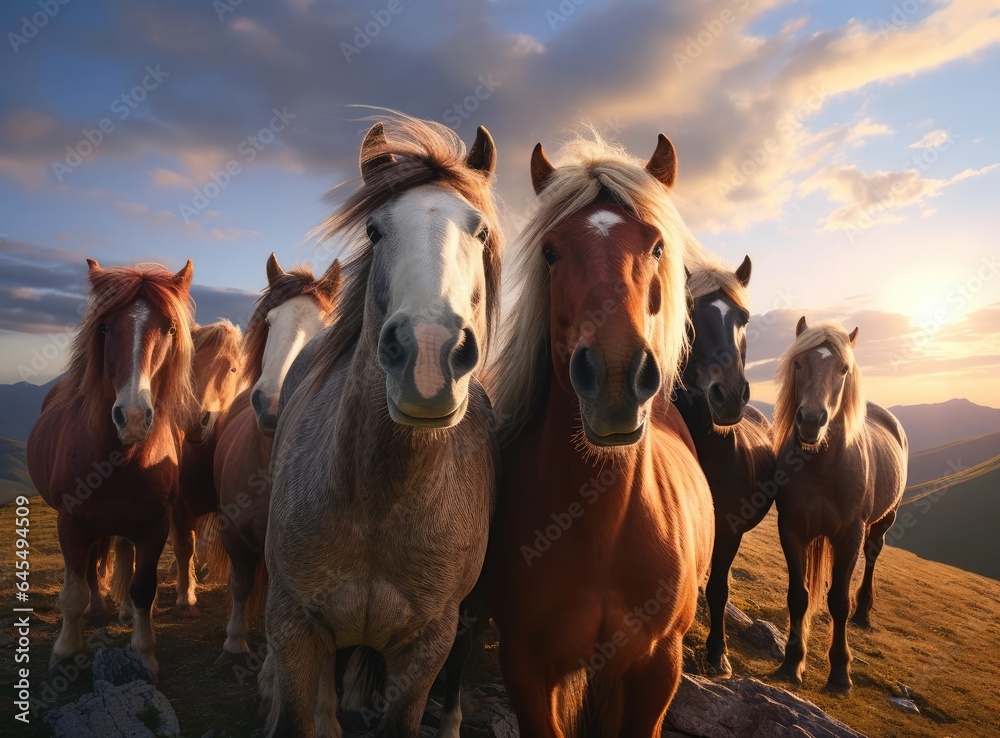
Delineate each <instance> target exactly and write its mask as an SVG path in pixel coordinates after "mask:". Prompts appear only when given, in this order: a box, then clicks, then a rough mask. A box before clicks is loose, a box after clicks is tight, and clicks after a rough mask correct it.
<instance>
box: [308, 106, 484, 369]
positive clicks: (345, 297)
mask: <svg viewBox="0 0 1000 738" xmlns="http://www.w3.org/2000/svg"><path fill="white" fill-rule="evenodd" d="M386 112H387V116H386V117H384V118H383V117H379V118H378V120H381V121H382V123H383V126H384V130H385V142H384V143H383V144H381V145H379V146H371V148H370V150H368V151H363V152H362V157H363V158H362V160H361V166H362V167H365V166H366V165H368V164H369V163H372V162H376V161H378V160H380V159H385V158H389V157H392V158H394V159H395V161H394V162H393V163H391V164H388V165H384V166H379V167H377V168H374V171H372V172H371V173H370V174H369V175H368V176H367V180H366V181H364V182H363V184H362V186H361V187H360V188H359V189H357V190H356V191H355V192H353V193H352V194H351V195H350V196H349V197H348V198H347V200H346V201H345V202H344V203H343V204H342V205H341V206H340V207H339V208H337V209H336V210H335V211H334V212H333V213H332V214H331V215H330V216H329V217H328V218H326V219H325V220H324V221H323V222H322V223H321V224H320V225H319V226H318V227H317V228H316V229H315V231H314V234H315V235H318V236H320V239H321V241H327V240H330V239H333V238H334V237H336V238H337V239H338V240H340V241H341V249H342V250H343V251H346V252H347V253H349V254H350V255H349V256H347V257H346V258H345V259H342V260H341V261H342V265H343V266H342V273H343V275H344V287H343V291H342V297H341V300H340V305H339V309H338V312H339V319H338V321H337V323H336V325H335V326H334V327H333V328H332V329H331V330H329V331H328V332H327V334H326V336H325V338H324V340H323V343H322V345H321V346H320V348H319V350H318V352H317V355H316V365H315V368H314V373H313V376H314V377H315V381H316V382H319V381H322V379H323V378H324V377H326V376H328V375H329V373H330V371H332V369H333V367H334V365H336V363H337V362H338V361H339V360H340V358H341V357H342V356H344V355H345V354H346V353H347V352H348V351H350V350H351V349H352V348H353V347H354V346H355V345H356V344H357V342H358V340H359V339H360V337H361V333H362V330H361V328H362V325H363V323H364V315H365V306H366V303H367V301H368V278H369V275H370V273H371V267H372V261H373V256H374V250H373V246H372V244H371V241H370V240H369V239H368V236H367V235H366V232H365V229H366V225H367V222H368V218H369V217H370V216H371V215H372V213H374V212H375V211H376V210H378V209H379V208H380V207H382V206H383V205H385V204H386V203H388V202H389V201H391V200H393V199H395V198H396V197H398V196H399V195H400V194H402V193H404V192H406V191H408V190H411V189H414V188H416V187H420V186H422V185H428V184H438V185H441V186H443V187H449V188H451V189H453V190H455V191H456V192H457V193H458V194H459V195H461V196H462V197H464V198H465V199H466V200H467V201H468V202H469V203H470V204H471V205H472V206H473V207H475V208H476V209H477V210H479V211H480V212H481V213H482V214H483V218H484V219H485V221H486V223H487V226H488V228H489V235H488V237H487V239H486V244H485V247H484V249H483V267H484V273H485V276H486V296H485V300H486V303H485V308H486V323H487V324H486V326H485V328H486V330H485V334H484V336H483V341H482V348H483V352H482V353H483V357H484V359H485V357H486V356H488V354H489V347H490V341H491V336H492V335H493V333H494V331H495V329H496V326H497V323H498V322H499V317H500V297H501V295H500V260H501V256H502V252H503V235H502V231H501V228H500V219H499V215H498V213H497V206H496V203H495V201H494V197H493V191H492V183H493V178H492V176H485V175H484V174H483V173H482V172H480V171H477V170H474V169H471V168H470V167H469V166H467V165H466V161H465V157H466V149H465V144H464V143H463V142H462V139H461V138H459V137H458V134H456V133H455V132H454V131H453V130H451V129H450V128H448V127H446V126H443V125H441V124H439V123H434V122H431V121H425V120H420V119H417V118H412V117H410V116H407V115H404V114H403V113H398V112H395V111H386ZM357 180H358V178H355V179H352V180H348V181H347V182H342V183H341V184H339V185H337V186H335V187H333V188H332V189H331V190H330V191H329V192H328V193H327V197H326V199H327V200H332V199H333V198H335V197H336V196H337V195H338V194H339V192H338V191H339V189H340V188H341V187H343V186H344V185H346V184H349V183H351V182H356V181H357Z"/></svg>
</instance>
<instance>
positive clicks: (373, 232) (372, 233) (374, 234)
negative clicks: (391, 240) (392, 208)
mask: <svg viewBox="0 0 1000 738" xmlns="http://www.w3.org/2000/svg"><path fill="white" fill-rule="evenodd" d="M365 233H367V234H368V240H369V241H371V242H372V245H373V246H374V245H375V244H377V243H378V242H379V241H380V240H381V239H382V234H381V232H379V229H378V228H376V227H375V224H374V223H369V224H368V227H367V228H365Z"/></svg>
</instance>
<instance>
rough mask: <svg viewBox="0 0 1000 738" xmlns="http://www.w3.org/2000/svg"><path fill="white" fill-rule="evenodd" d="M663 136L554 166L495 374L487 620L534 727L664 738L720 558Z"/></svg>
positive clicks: (681, 241) (670, 152)
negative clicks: (684, 408) (699, 445)
mask: <svg viewBox="0 0 1000 738" xmlns="http://www.w3.org/2000/svg"><path fill="white" fill-rule="evenodd" d="M675 171H676V157H675V154H674V149H673V146H672V144H671V143H670V142H669V140H668V139H667V138H666V137H664V136H661V137H660V139H659V142H658V145H657V148H656V152H655V153H654V154H653V157H652V159H651V160H650V161H649V163H647V164H645V166H643V164H642V163H641V162H637V161H635V160H634V159H632V158H631V157H629V156H627V155H626V154H624V153H623V152H620V151H618V150H616V149H613V148H611V147H610V146H608V145H606V144H604V143H602V142H591V141H582V140H580V141H577V142H575V143H574V144H571V146H570V148H569V149H568V151H567V153H566V161H565V162H564V163H563V165H562V166H559V167H557V168H556V167H553V166H552V164H550V163H549V161H548V159H546V157H545V154H544V153H543V152H542V148H541V145H539V146H537V147H536V148H535V151H534V154H533V156H532V160H531V175H532V181H533V183H534V187H535V191H536V193H537V194H538V200H537V203H538V208H537V211H536V214H535V216H534V217H533V218H532V220H531V221H530V223H529V224H528V226H527V228H526V231H525V233H524V235H523V236H522V239H521V243H520V248H519V253H518V257H519V258H520V259H521V265H520V266H521V269H522V272H521V276H522V280H523V281H522V285H523V286H522V290H521V295H520V298H519V300H518V302H517V304H516V306H515V308H514V315H513V318H512V319H511V321H510V326H509V328H510V333H509V334H508V337H507V341H506V343H505V345H504V347H503V350H502V351H501V353H500V354H499V362H498V364H497V365H496V366H494V367H493V371H492V372H491V374H492V377H493V379H492V381H491V385H493V386H494V387H495V395H494V397H495V400H496V405H497V415H498V418H499V419H500V420H501V421H502V423H503V425H502V426H501V433H502V435H501V438H502V441H503V442H505V444H506V447H505V449H504V450H503V457H502V477H501V492H500V495H499V498H498V499H499V505H500V506H501V508H499V509H498V516H499V517H498V521H497V534H496V536H495V539H494V540H493V541H492V542H491V554H490V559H491V563H490V566H489V569H488V572H487V576H488V578H489V588H490V590H491V593H490V600H491V603H490V611H491V614H492V615H493V617H494V620H495V622H496V624H497V625H498V627H499V628H500V632H501V638H500V666H501V669H502V671H503V677H504V682H505V684H506V685H507V692H508V695H509V696H510V700H511V704H512V705H513V707H514V710H515V712H516V713H517V719H518V725H519V727H520V734H521V735H522V736H524V737H525V738H537V737H544V738H557V737H558V738H562V736H577V735H592V736H593V735H596V736H626V737H628V738H639V737H641V738H653V737H654V736H659V734H660V727H661V725H662V722H663V716H664V714H665V712H666V709H667V706H668V704H669V703H670V700H671V699H672V697H673V695H674V692H675V690H676V689H677V685H678V683H679V681H680V675H681V661H682V639H683V636H684V633H685V632H686V631H687V629H688V628H689V627H690V625H691V623H692V622H693V620H694V616H695V610H696V605H697V598H698V586H699V584H700V583H701V582H702V581H703V580H704V575H705V574H706V573H707V571H708V564H709V554H710V552H711V549H712V500H711V495H710V492H709V489H708V484H707V482H706V481H705V475H704V474H703V473H702V471H701V468H700V467H699V466H698V461H697V458H696V457H695V452H694V446H693V443H692V441H691V436H690V434H689V433H688V431H687V428H686V427H685V425H684V421H683V419H682V418H681V416H680V414H679V413H678V412H677V410H676V409H675V408H674V406H673V405H672V404H671V403H670V400H669V399H668V398H669V397H670V393H671V392H672V391H673V389H674V387H675V385H676V382H677V380H678V379H679V372H680V366H679V364H680V361H681V357H682V356H683V354H684V351H685V348H686V343H687V341H686V336H687V332H686V324H687V303H686V293H687V290H686V288H685V278H684V265H683V257H684V254H685V251H686V246H687V244H688V242H689V241H690V239H691V235H690V233H689V232H688V231H687V228H686V227H685V226H684V224H683V222H682V220H681V218H680V216H679V215H678V213H677V210H676V209H675V207H674V205H673V202H672V199H671V195H670V192H669V189H668V188H669V187H670V186H672V184H673V180H674V175H675Z"/></svg>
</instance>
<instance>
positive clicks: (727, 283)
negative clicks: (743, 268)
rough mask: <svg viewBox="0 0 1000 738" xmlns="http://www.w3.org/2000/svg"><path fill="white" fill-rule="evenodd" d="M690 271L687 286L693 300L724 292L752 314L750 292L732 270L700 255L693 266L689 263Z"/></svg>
mask: <svg viewBox="0 0 1000 738" xmlns="http://www.w3.org/2000/svg"><path fill="white" fill-rule="evenodd" d="M692 267H693V268H692ZM688 270H689V271H690V272H691V276H690V277H688V281H687V285H688V292H690V293H691V299H692V300H697V299H698V298H699V297H704V296H705V295H710V294H712V293H713V292H722V294H724V295H725V296H726V297H728V298H729V299H730V300H732V301H733V302H734V303H736V305H737V306H738V307H741V308H743V309H744V310H746V311H747V312H748V313H749V312H750V291H749V290H747V288H746V287H744V286H743V283H742V282H740V280H739V278H737V276H736V274H735V273H734V272H733V270H732V269H729V268H728V267H726V266H725V265H724V264H722V263H721V262H715V261H714V260H713V259H711V258H707V259H706V258H704V257H702V256H701V254H698V258H697V259H696V260H694V261H693V264H692V263H689V265H688Z"/></svg>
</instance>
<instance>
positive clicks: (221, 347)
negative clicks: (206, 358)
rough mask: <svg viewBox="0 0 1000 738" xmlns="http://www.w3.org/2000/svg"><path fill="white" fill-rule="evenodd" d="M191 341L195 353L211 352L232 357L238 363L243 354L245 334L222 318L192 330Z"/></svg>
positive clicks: (196, 326)
mask: <svg viewBox="0 0 1000 738" xmlns="http://www.w3.org/2000/svg"><path fill="white" fill-rule="evenodd" d="M191 340H192V342H193V343H194V352H195V353H196V354H197V353H198V352H199V351H202V350H211V351H213V352H215V353H218V354H225V355H226V356H231V357H232V358H233V359H235V360H236V361H237V362H238V361H239V358H240V356H241V354H242V350H243V349H242V345H243V344H242V341H243V334H242V332H241V331H240V328H239V326H237V325H233V324H232V323H231V322H230V321H228V320H226V319H225V318H222V319H220V320H217V321H216V322H214V323H209V324H208V325H198V324H197V323H196V324H195V326H194V327H193V328H192V329H191Z"/></svg>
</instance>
